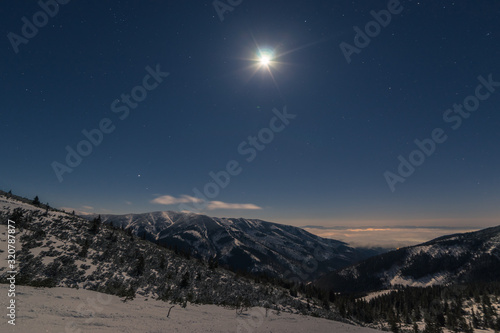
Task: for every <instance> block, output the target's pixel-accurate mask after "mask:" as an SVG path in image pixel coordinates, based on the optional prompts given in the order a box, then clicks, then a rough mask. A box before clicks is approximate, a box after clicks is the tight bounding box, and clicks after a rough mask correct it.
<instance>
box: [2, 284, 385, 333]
mask: <svg viewBox="0 0 500 333" xmlns="http://www.w3.org/2000/svg"><path fill="white" fill-rule="evenodd" d="M7 290H8V286H7V285H1V284H0V293H1V294H2V295H7ZM18 290H19V294H20V296H19V297H18V302H19V304H18V306H19V308H20V309H23V311H25V312H27V315H24V316H23V317H22V318H20V319H18V320H17V321H16V326H15V330H13V329H12V327H11V325H9V324H7V320H2V321H1V322H0V332H81V333H83V332H92V333H116V332H139V333H140V332H147V333H160V332H179V333H205V332H232V333H234V332H241V333H244V332H253V333H264V332H274V333H290V332H306V331H307V332H308V333H322V332H336V333H344V332H350V333H376V332H381V331H377V330H373V329H370V328H365V327H355V326H353V325H349V324H344V323H340V322H336V321H333V320H326V319H323V318H314V317H305V316H302V315H298V314H290V313H283V312H282V313H281V314H280V315H277V314H276V313H275V311H269V313H268V315H267V316H266V309H264V308H252V309H249V310H247V311H244V312H243V313H241V314H236V315H235V311H234V310H232V309H228V308H223V307H218V306H215V305H194V306H191V305H188V306H187V307H186V308H183V307H180V306H175V307H174V308H172V309H171V311H170V315H169V316H168V318H167V314H168V313H169V309H170V307H171V305H170V304H168V303H163V302H155V301H154V300H151V299H149V300H148V299H147V298H145V297H141V296H138V297H137V298H136V299H134V300H131V301H127V302H122V301H121V300H120V298H119V297H116V296H110V295H104V294H101V293H98V292H95V291H89V290H82V289H80V290H76V289H69V288H51V289H46V288H33V287H27V286H19V287H18ZM28 309H29V312H28V311H26V310H28ZM214 318H216V320H214Z"/></svg>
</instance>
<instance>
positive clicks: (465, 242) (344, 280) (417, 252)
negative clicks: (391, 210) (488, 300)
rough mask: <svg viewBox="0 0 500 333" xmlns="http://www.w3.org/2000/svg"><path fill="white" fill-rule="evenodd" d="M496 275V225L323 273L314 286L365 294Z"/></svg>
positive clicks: (499, 270)
mask: <svg viewBox="0 0 500 333" xmlns="http://www.w3.org/2000/svg"><path fill="white" fill-rule="evenodd" d="M499 276H500V226H499V227H493V228H488V229H484V230H480V231H476V232H471V233H464V234H454V235H449V236H443V237H439V238H436V239H434V240H431V241H429V242H426V243H423V244H420V245H416V246H411V247H406V248H402V249H398V250H396V251H391V252H388V253H385V254H381V255H378V256H375V257H372V258H369V259H367V260H365V261H363V262H360V263H358V264H355V265H352V266H350V267H347V268H344V269H341V270H339V271H336V272H332V273H329V274H326V275H325V276H323V277H321V278H320V279H318V280H317V281H316V282H315V284H316V285H317V286H319V287H322V288H327V289H331V290H334V291H342V292H366V291H373V290H380V289H384V288H390V287H392V286H395V285H405V286H431V285H444V284H448V283H468V282H479V281H484V282H487V281H498V279H499Z"/></svg>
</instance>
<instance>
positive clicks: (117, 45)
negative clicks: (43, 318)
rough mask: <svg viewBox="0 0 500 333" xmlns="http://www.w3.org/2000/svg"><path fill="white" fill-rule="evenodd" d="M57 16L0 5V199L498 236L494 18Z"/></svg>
mask: <svg viewBox="0 0 500 333" xmlns="http://www.w3.org/2000/svg"><path fill="white" fill-rule="evenodd" d="M43 1H45V0H42V3H43ZM54 2H55V0H52V1H50V0H47V1H46V3H47V7H46V10H47V11H49V12H50V14H51V15H47V14H43V12H42V13H40V12H41V11H43V9H42V7H43V6H41V5H40V4H38V3H37V2H36V1H11V2H8V3H4V4H3V5H2V6H3V10H2V11H1V13H0V22H2V23H1V24H0V26H1V29H2V36H3V37H2V38H3V40H2V42H1V45H0V50H1V55H2V62H1V65H0V66H1V67H0V69H1V71H0V73H1V87H2V89H1V91H2V96H1V103H0V114H1V119H2V121H1V123H0V130H1V132H0V133H1V141H0V148H1V152H2V156H3V160H2V163H1V164H0V175H1V176H0V188H2V189H3V190H6V191H8V190H10V189H12V191H13V193H15V194H19V195H22V196H27V197H34V196H35V195H38V196H39V197H40V199H41V200H42V201H43V202H49V204H50V205H52V206H55V207H66V208H72V209H76V210H78V211H86V212H98V213H132V212H133V213H140V212H148V211H156V210H182V209H189V207H192V211H197V212H203V213H206V214H208V215H212V216H231V217H239V216H242V217H248V218H260V219H263V220H268V221H275V222H280V223H286V224H292V225H297V226H304V225H321V226H340V225H342V226H345V225H353V226H354V225H363V226H366V225H418V226H436V225H446V226H476V227H486V226H490V225H498V224H500V219H499V216H500V173H499V170H500V145H499V142H500V108H499V106H500V62H499V55H500V35H499V33H500V23H498V22H499V21H498V17H499V14H500V4H499V3H498V1H493V0H491V1H486V0H485V1H480V2H478V3H476V2H474V1H401V2H400V3H399V4H398V2H397V1H393V0H391V1H389V2H388V1H368V0H366V1H342V0H341V1H330V0H323V1H319V0H318V1H305V0H304V1H289V0H287V1H284V0H283V1H250V0H245V1H236V0H232V1H228V0H222V1H216V2H214V3H212V2H211V1H159V0H155V1H78V2H77V1H67V0H65V1H62V0H61V1H60V2H61V5H59V6H58V7H54V6H53V3H54ZM66 2H67V3H66ZM62 3H64V4H62ZM231 4H232V5H231ZM382 10H383V11H384V12H380V11H382ZM389 10H390V11H389ZM371 11H374V14H371V13H370V12H371ZM391 11H392V13H391ZM377 13H378V14H377ZM384 13H389V15H390V22H388V21H389V18H388V17H387V15H386V16H384ZM374 15H375V16H377V17H378V19H379V20H381V22H382V23H375V22H376V21H375V16H374ZM51 16H53V17H51ZM23 17H24V19H23ZM221 18H222V19H223V20H221ZM384 20H385V21H384ZM34 21H35V23H37V24H38V25H39V27H36V26H33V22H34ZM371 21H373V22H372V23H370V22H371ZM26 22H28V23H26ZM367 24H368V29H372V30H369V31H368V32H367V31H365V28H366V25H367ZM382 25H385V27H383V26H382ZM23 26H24V28H23ZM33 27H35V29H37V30H38V31H34V30H33V29H32V28H33ZM354 27H359V30H355V29H354ZM356 31H358V32H359V31H361V34H359V33H358V32H356ZM367 33H368V35H367ZM23 34H25V35H26V36H23ZM357 34H358V38H356V40H355V36H356V35H357ZM363 35H364V38H363ZM369 35H371V36H372V37H370V36H369ZM367 38H369V42H368V41H367ZM356 42H357V43H356ZM356 45H358V46H359V47H357V46H356ZM261 60H262V62H261ZM266 60H267V61H268V62H267V61H266ZM480 85H481V87H480ZM464 101H466V102H464ZM463 103H469V104H468V105H466V107H467V109H465V107H461V106H460V104H463ZM454 104H456V105H455V106H454ZM469 109H472V110H474V111H467V110H469ZM84 133H87V135H88V136H90V137H91V138H92V140H93V141H94V143H91V142H90V139H88V138H87V137H86V136H85V134H84ZM433 137H434V139H433ZM445 138H446V139H445ZM415 140H420V141H419V142H423V143H422V144H421V145H423V148H421V149H420V150H419V147H418V146H417V144H416V143H415ZM431 140H432V143H430V142H431ZM438 141H441V142H438ZM68 147H69V149H70V151H74V154H79V153H78V150H79V151H80V153H82V154H81V155H86V156H81V155H79V157H75V156H74V154H73V156H72V157H70V158H69V162H70V163H68V161H66V160H67V155H68ZM90 150H91V151H90ZM415 150H419V151H417V152H414V151H415ZM70 155H72V154H70ZM400 156H401V158H399V157H400ZM402 159H403V160H404V161H406V162H401V160H402ZM409 160H412V161H413V162H414V164H418V165H417V166H412V165H411V162H408V161H409ZM401 163H402V164H404V165H405V166H402V167H400V166H399V165H400V164H401ZM408 163H409V164H408ZM70 164H71V165H70ZM398 168H399V169H401V170H400V171H401V172H400V171H398ZM412 169H414V170H412ZM221 171H223V172H221ZM211 172H212V175H215V178H217V175H218V176H219V178H218V180H217V181H214V180H213V178H214V177H212V176H210V173H211ZM228 175H229V178H228V177H226V176H228ZM388 179H389V181H388ZM403 180H404V182H403ZM391 183H392V185H391ZM208 184H210V185H208ZM196 189H197V190H196ZM200 194H201V195H200Z"/></svg>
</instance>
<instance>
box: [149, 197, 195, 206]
mask: <svg viewBox="0 0 500 333" xmlns="http://www.w3.org/2000/svg"><path fill="white" fill-rule="evenodd" d="M202 201H203V200H201V199H199V198H195V197H192V196H189V195H181V196H180V197H179V198H176V197H173V196H171V195H163V196H161V197H158V198H156V199H154V200H153V201H151V202H152V203H156V204H160V205H175V204H180V203H189V202H202Z"/></svg>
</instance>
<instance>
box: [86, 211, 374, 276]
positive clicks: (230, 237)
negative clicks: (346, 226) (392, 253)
mask: <svg viewBox="0 0 500 333" xmlns="http://www.w3.org/2000/svg"><path fill="white" fill-rule="evenodd" d="M86 218H95V215H94V216H87V217H86ZM101 218H102V221H103V222H105V223H109V224H112V225H113V226H115V227H118V228H123V229H127V230H132V231H133V232H134V233H135V234H136V235H139V236H141V237H143V238H145V239H148V240H150V241H152V242H155V243H157V244H161V245H166V246H169V247H172V248H177V249H179V250H182V251H186V252H190V253H191V254H193V255H195V256H198V257H201V258H204V259H207V260H208V259H212V258H215V259H216V260H217V261H218V262H219V263H221V264H222V265H225V266H228V267H229V268H231V269H232V270H236V271H237V270H242V271H249V272H252V273H265V274H269V275H272V276H279V277H282V278H287V279H295V280H300V281H309V280H313V279H314V278H316V277H317V276H319V275H320V274H322V273H326V272H331V271H333V270H335V269H338V268H342V267H345V266H348V265H350V264H352V263H354V262H358V261H359V260H362V259H365V258H368V257H369V256H371V255H374V254H375V253H374V252H373V251H370V250H362V249H355V248H352V247H349V246H348V245H347V244H346V243H343V242H340V241H336V240H333V239H325V238H321V237H319V236H316V235H313V234H311V233H309V232H307V231H305V230H303V229H301V228H297V227H293V226H288V225H282V224H277V223H271V222H265V221H261V220H252V219H244V218H216V217H209V216H206V215H200V214H193V213H178V212H171V211H167V212H153V213H145V214H128V215H101Z"/></svg>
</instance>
